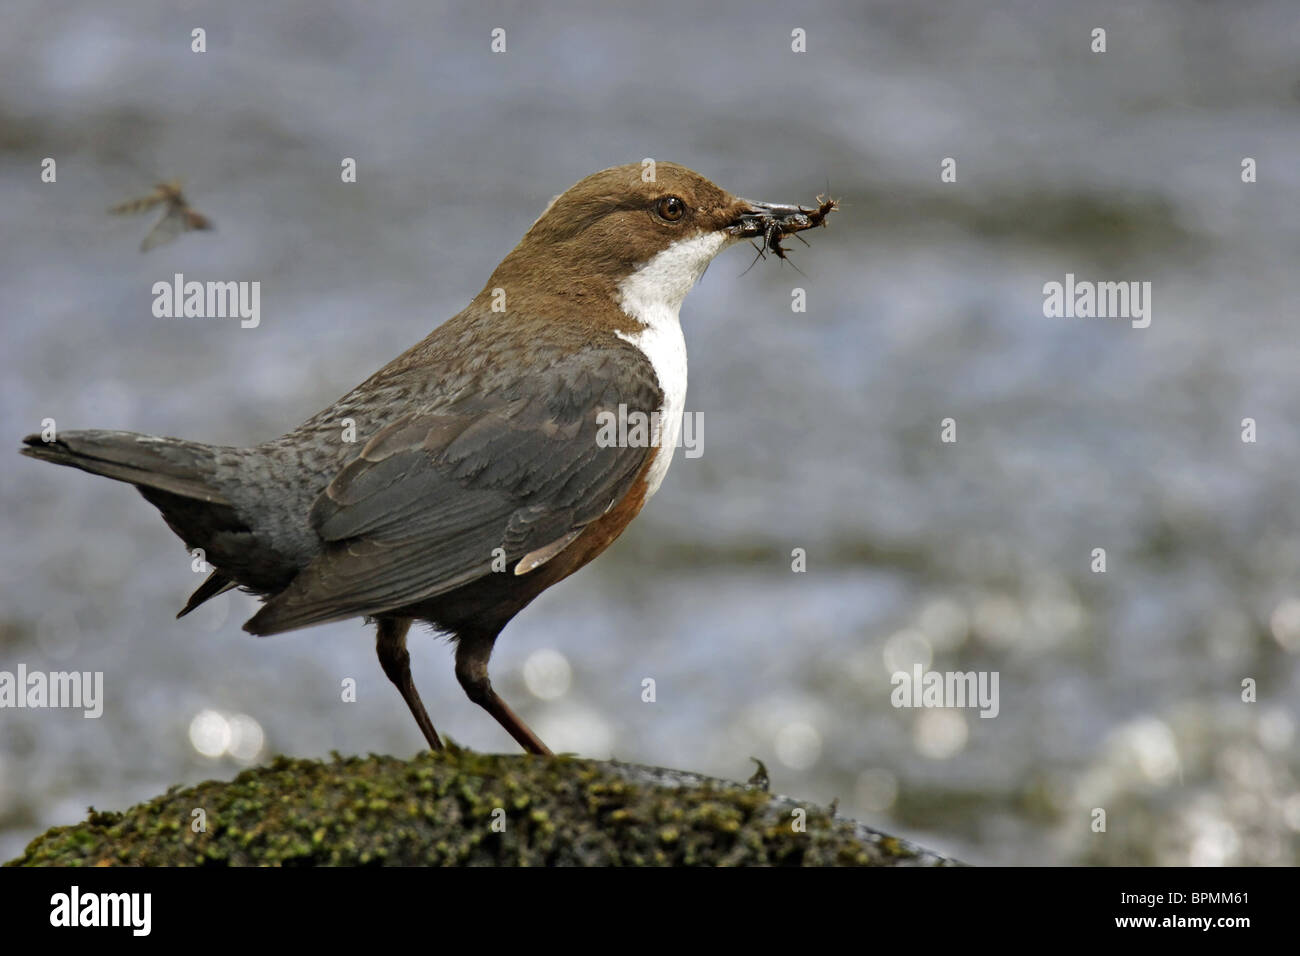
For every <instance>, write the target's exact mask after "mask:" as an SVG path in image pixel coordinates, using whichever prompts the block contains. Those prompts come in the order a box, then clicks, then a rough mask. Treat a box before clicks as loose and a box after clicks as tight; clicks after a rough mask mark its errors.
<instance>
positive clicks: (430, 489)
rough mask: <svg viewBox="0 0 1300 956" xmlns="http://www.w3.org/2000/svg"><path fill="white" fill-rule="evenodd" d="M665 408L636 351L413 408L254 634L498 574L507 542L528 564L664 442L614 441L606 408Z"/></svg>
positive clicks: (356, 476)
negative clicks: (605, 431) (607, 438)
mask: <svg viewBox="0 0 1300 956" xmlns="http://www.w3.org/2000/svg"><path fill="white" fill-rule="evenodd" d="M661 404H662V392H661V390H660V388H659V385H658V382H657V379H656V377H655V373H654V369H653V367H652V366H651V365H650V363H649V362H648V361H647V360H646V358H645V356H644V355H642V353H641V352H640V351H638V350H636V349H634V348H632V347H630V346H626V347H609V348H589V349H586V350H584V351H583V352H581V353H579V354H576V355H569V356H567V357H566V358H564V359H562V360H560V361H559V362H557V363H555V364H553V365H552V366H551V367H550V368H548V369H547V370H545V371H544V372H541V373H536V374H532V375H530V376H527V377H526V378H520V379H519V380H518V381H513V382H501V383H499V385H498V386H497V387H496V388H495V389H494V390H493V391H492V392H491V393H489V394H486V395H481V394H475V395H473V396H472V397H470V398H465V399H462V400H460V401H457V402H453V403H450V404H447V405H445V406H442V407H439V408H436V409H431V410H427V411H418V412H413V413H409V414H407V415H404V416H403V417H401V418H399V419H397V420H396V421H394V422H392V423H390V424H389V425H387V426H386V427H385V428H383V429H382V430H381V431H379V432H378V433H377V434H376V435H375V436H374V437H373V438H371V439H370V441H369V442H367V444H366V445H365V447H364V448H363V449H362V451H361V453H360V454H359V455H358V456H357V457H356V458H354V459H353V460H352V461H351V462H350V463H349V464H348V465H346V466H345V467H344V468H343V470H342V471H340V472H339V473H338V475H337V476H336V477H335V478H334V480H333V481H332V482H331V483H330V485H329V486H328V487H327V488H326V490H325V491H324V492H323V493H322V494H321V495H320V497H319V498H318V499H317V500H316V502H315V504H314V505H313V507H312V511H311V523H312V526H313V528H314V529H315V530H316V532H317V533H318V534H319V535H320V537H321V540H322V543H323V551H322V553H321V554H320V555H319V556H317V557H316V558H315V559H313V561H312V562H311V563H310V564H309V565H308V566H307V567H306V568H304V569H303V570H302V571H301V572H300V573H299V574H298V576H297V577H296V578H295V579H294V580H293V581H292V582H291V583H290V585H289V586H288V587H287V588H285V590H284V591H282V592H280V593H279V594H277V595H276V596H274V597H273V598H271V599H270V600H269V601H268V602H267V604H266V606H265V607H263V608H262V609H261V610H260V611H259V612H258V613H257V614H256V615H255V616H254V617H253V618H252V619H251V620H249V622H248V623H247V624H245V625H244V627H245V629H246V630H249V631H251V632H252V633H254V634H274V633H278V632H281V631H288V630H293V629H295V628H299V627H305V626H308V625H310V624H319V623H323V622H325V621H332V620H338V619H342V618H348V617H356V616H358V615H372V614H380V613H383V612H384V611H390V610H396V609H398V608H401V607H404V606H406V605H409V604H412V603H414V602H416V601H420V600H424V599H427V598H431V597H434V596H436V595H438V594H442V593H445V592H447V591H450V590H452V589H454V588H456V587H459V586H461V585H464V584H468V583H469V582H471V581H474V580H476V579H478V578H481V577H483V576H484V575H487V574H490V573H493V562H494V558H496V557H499V555H500V552H496V549H498V548H500V549H503V550H504V554H505V560H506V562H507V564H506V568H507V573H527V572H528V571H529V570H532V569H533V568H535V567H537V566H538V565H539V564H540V563H542V562H543V561H544V560H548V559H549V558H550V557H553V556H554V555H555V554H558V553H559V551H561V550H563V546H564V544H567V541H565V540H564V539H566V538H568V539H569V540H572V538H573V537H576V534H575V532H579V531H581V529H582V528H583V527H584V526H585V525H587V524H588V523H590V522H592V521H594V520H595V519H596V518H599V517H600V516H601V515H603V514H604V513H605V512H606V511H607V510H608V509H609V508H610V507H611V506H612V505H613V504H614V503H615V502H617V501H619V500H620V499H621V498H622V497H623V496H624V495H625V494H626V493H627V492H628V490H629V489H630V488H631V486H632V484H633V482H634V480H635V479H636V476H637V475H638V474H639V473H640V472H641V470H642V468H643V466H644V465H645V463H646V461H647V460H648V458H649V454H650V452H651V451H652V450H653V449H651V448H648V447H618V446H617V445H616V444H615V445H613V446H611V447H603V445H605V444H608V443H606V442H601V441H598V440H597V438H598V435H599V434H600V421H601V419H598V418H597V415H598V414H599V413H601V412H608V413H612V414H613V415H616V416H617V415H618V414H619V407H620V405H622V406H623V407H624V408H625V409H626V410H627V412H628V413H629V414H630V413H631V412H633V411H637V412H642V413H644V414H646V415H649V414H651V413H653V412H654V411H656V410H658V409H659V408H660V406H661ZM671 451H672V449H664V453H671ZM524 558H527V561H523V562H522V566H521V559H524ZM539 559H540V560H539Z"/></svg>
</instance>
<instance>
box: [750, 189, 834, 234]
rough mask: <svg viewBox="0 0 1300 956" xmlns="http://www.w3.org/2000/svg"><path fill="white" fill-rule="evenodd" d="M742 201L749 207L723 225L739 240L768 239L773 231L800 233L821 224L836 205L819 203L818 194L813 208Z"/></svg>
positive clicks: (827, 201)
mask: <svg viewBox="0 0 1300 956" xmlns="http://www.w3.org/2000/svg"><path fill="white" fill-rule="evenodd" d="M741 202H742V203H744V204H745V206H747V207H748V208H746V209H745V210H743V211H742V212H741V213H740V215H739V216H737V217H736V219H735V220H734V221H733V222H732V223H731V225H729V226H727V227H726V231H727V232H728V233H729V234H731V235H733V236H735V237H737V238H739V239H747V238H749V237H750V236H767V237H769V238H771V236H772V234H773V233H775V235H777V236H778V237H779V236H788V235H790V234H791V233H795V232H802V231H803V230H804V229H811V228H813V227H814V226H820V225H821V224H822V223H823V222H825V221H826V216H827V214H829V213H830V211H831V210H832V209H834V208H835V202H834V200H830V199H828V200H826V201H825V202H821V201H820V197H819V203H818V205H816V206H813V207H808V206H784V205H780V204H778V203H766V202H754V201H753V200H752V199H742V200H741Z"/></svg>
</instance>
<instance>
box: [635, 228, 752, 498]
mask: <svg viewBox="0 0 1300 956" xmlns="http://www.w3.org/2000/svg"><path fill="white" fill-rule="evenodd" d="M735 241H736V240H735V238H734V237H732V236H728V235H726V234H725V233H722V232H716V231H714V232H705V233H701V234H700V235H698V236H695V237H693V238H690V239H679V240H678V241H677V242H674V243H673V244H672V245H671V246H669V247H668V248H667V249H665V250H664V251H663V252H660V253H658V254H657V255H656V256H655V257H654V258H653V259H651V260H650V261H649V262H647V263H645V264H644V265H643V266H641V267H640V268H639V269H637V270H636V272H634V273H632V274H631V275H630V276H628V277H627V278H626V279H624V280H623V281H622V282H621V283H620V284H619V287H618V304H619V306H620V307H621V308H622V309H623V311H624V312H626V313H627V314H628V315H630V316H631V317H632V318H634V319H636V320H637V321H638V322H640V323H641V324H642V326H643V328H642V329H640V330H639V331H637V332H632V333H623V332H619V333H618V337H619V338H621V339H623V340H625V341H627V342H631V343H632V344H633V345H635V346H636V347H637V348H639V349H640V350H641V351H642V352H643V353H644V354H645V356H646V358H648V359H649V360H650V364H651V365H653V366H654V370H655V376H656V377H657V378H658V379H659V387H660V388H661V389H662V390H663V393H664V403H663V406H662V407H661V408H660V409H659V413H660V415H659V418H660V428H659V434H657V435H654V436H652V438H653V440H655V442H656V444H658V446H659V448H660V452H659V454H658V455H656V456H655V460H654V464H653V465H651V466H650V471H649V472H648V473H647V474H646V484H647V488H646V498H647V499H648V498H649V497H650V496H651V495H653V494H654V493H655V492H656V491H658V490H659V486H660V485H661V484H662V483H663V480H664V476H665V475H666V474H668V466H669V465H670V464H672V460H673V455H674V454H675V453H676V450H677V440H678V437H679V436H680V435H681V431H682V411H683V410H684V409H685V407H686V339H685V338H683V337H682V324H681V321H680V319H679V318H678V313H679V312H680V311H681V307H682V300H683V299H685V298H686V293H688V292H690V291H691V287H692V286H693V285H695V283H696V282H698V281H699V279H700V276H702V275H704V270H705V269H706V268H707V267H708V265H709V263H710V262H711V261H712V259H713V257H714V256H716V255H717V254H718V253H719V252H721V251H722V250H723V249H725V248H726V247H727V246H729V245H731V244H732V243H733V242H735Z"/></svg>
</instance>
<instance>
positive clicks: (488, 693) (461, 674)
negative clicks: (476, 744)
mask: <svg viewBox="0 0 1300 956" xmlns="http://www.w3.org/2000/svg"><path fill="white" fill-rule="evenodd" d="M495 641H496V634H490V635H486V636H484V635H478V634H459V635H457V643H456V679H457V680H458V681H460V686H461V687H463V688H465V695H466V696H467V697H469V699H470V700H472V701H473V702H474V703H476V704H478V705H479V706H480V707H482V708H483V709H484V710H486V711H487V712H488V713H489V714H491V715H492V716H493V717H495V718H496V721H497V723H498V724H500V725H501V726H502V727H504V728H505V729H506V731H507V732H508V733H509V734H510V736H511V737H513V738H515V740H516V741H518V743H519V746H521V747H523V748H524V749H525V750H527V751H528V752H529V753H532V754H544V755H546V756H550V754H551V748H549V747H547V746H546V744H544V743H542V741H541V739H540V738H538V736H537V735H536V734H535V733H533V732H532V731H531V730H530V729H529V728H528V725H527V724H525V723H524V722H523V721H522V720H520V719H519V715H518V714H516V713H515V712H514V711H513V710H511V709H510V705H509V704H507V703H506V702H505V701H504V700H502V699H501V698H500V697H498V696H497V692H496V691H494V690H493V689H492V682H491V681H490V680H488V671H487V665H488V658H489V657H491V656H492V644H493V643H494V642H495Z"/></svg>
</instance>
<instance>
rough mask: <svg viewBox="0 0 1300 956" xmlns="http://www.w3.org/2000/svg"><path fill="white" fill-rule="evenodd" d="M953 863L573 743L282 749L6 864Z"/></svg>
mask: <svg viewBox="0 0 1300 956" xmlns="http://www.w3.org/2000/svg"><path fill="white" fill-rule="evenodd" d="M195 810H201V811H202V813H201V814H200V815H198V816H197V817H196V816H195V813H194V811H195ZM796 810H802V811H803V813H802V814H796V813H795V812H794V811H796ZM800 817H802V825H801V826H800V819H799V818H800ZM197 822H201V823H202V824H203V826H202V828H201V832H195V830H194V828H193V824H196V823H197ZM951 862H953V861H950V860H945V859H943V858H941V857H938V856H936V855H935V854H933V853H929V852H928V851H925V850H922V849H920V848H918V847H916V846H913V845H911V844H909V843H907V842H906V841H903V840H899V839H897V838H895V837H888V836H885V835H883V834H880V833H876V832H875V831H872V830H870V829H868V828H867V827H865V826H863V825H861V824H855V823H853V822H851V821H845V820H837V819H835V818H834V816H833V815H832V813H831V812H830V811H828V810H826V809H824V808H821V807H816V806H811V805H805V804H801V803H798V802H795V801H792V800H789V799H787V798H784V797H774V796H772V795H771V794H768V793H766V792H764V791H762V790H758V789H754V788H751V787H746V786H743V785H741V784H733V783H727V782H725V781H721V780H713V779H709V778H705V777H699V776H696V775H693V774H683V773H678V772H676V771H666V770H660V769H654V768H648V767H636V766H630V765H626V764H617V763H605V762H599V761H594V760H580V759H576V758H572V757H556V758H553V759H539V758H535V757H525V756H501V755H488V754H478V753H473V752H471V751H466V750H460V749H451V750H448V751H446V752H444V753H440V754H423V755H421V756H419V757H416V758H415V759H414V760H411V761H401V760H397V759H395V758H392V757H379V756H373V755H372V756H370V757H364V758H362V757H347V758H345V757H340V756H338V755H337V754H335V755H334V756H333V759H332V760H331V761H328V762H321V761H312V760H292V759H290V758H287V757H277V758H275V759H274V760H273V761H272V762H271V763H270V765H268V766H266V767H261V768H257V769H253V770H247V771H245V772H243V773H241V774H239V776H237V777H236V778H235V779H234V780H233V781H230V782H228V783H223V782H219V781H208V782H206V783H202V784H199V785H198V786H195V787H190V788H187V789H177V788H173V789H171V790H169V791H168V792H167V793H166V794H164V795H163V796H161V797H158V798H156V799H155V800H152V801H150V802H149V803H144V804H140V805H139V806H135V807H132V808H130V809H129V810H126V811H124V812H122V813H104V812H98V811H95V810H93V809H92V810H91V812H90V814H89V816H88V817H87V819H86V820H85V821H84V822H83V823H79V824H77V825H75V826H70V827H56V828H54V829H52V830H50V831H48V832H47V833H45V834H43V835H42V836H40V837H37V838H36V839H35V840H33V841H32V843H31V845H30V846H28V847H27V850H26V852H25V853H24V854H23V855H22V856H21V857H20V858H19V859H17V860H13V861H11V862H10V863H8V864H6V865H9V866H15V865H17V866H103V865H126V866H355V865H391V866H413V865H414V866H419V865H443V866H464V865H484V864H487V865H493V864H496V865H507V866H515V865H527V866H554V865H637V866H674V865H708V866H713V865H723V866H736V865H782V866H824V865H851V866H872V865H875V866H891V865H899V864H912V865H915V864H931V865H932V864H945V863H951Z"/></svg>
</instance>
